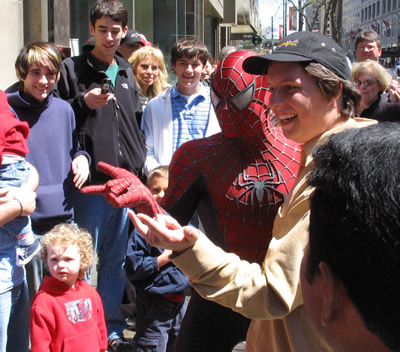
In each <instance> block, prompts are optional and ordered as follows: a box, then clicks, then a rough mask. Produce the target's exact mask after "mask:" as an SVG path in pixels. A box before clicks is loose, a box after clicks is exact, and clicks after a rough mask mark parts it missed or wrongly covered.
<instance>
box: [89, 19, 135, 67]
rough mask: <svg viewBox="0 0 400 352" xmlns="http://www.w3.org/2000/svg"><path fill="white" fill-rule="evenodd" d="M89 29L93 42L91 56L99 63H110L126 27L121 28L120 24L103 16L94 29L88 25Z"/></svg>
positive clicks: (126, 29)
mask: <svg viewBox="0 0 400 352" xmlns="http://www.w3.org/2000/svg"><path fill="white" fill-rule="evenodd" d="M89 29H90V34H91V35H93V37H94V42H95V47H94V49H93V50H92V54H93V55H94V56H95V57H96V58H97V59H99V60H101V61H104V62H107V63H109V62H112V60H113V58H114V55H115V52H116V51H117V49H118V48H119V45H120V42H121V39H122V37H123V36H124V35H125V34H126V32H127V31H128V27H124V28H123V27H122V25H121V22H116V21H114V20H113V19H112V18H111V17H109V16H103V17H101V18H100V19H98V20H97V21H96V24H95V27H94V28H93V25H92V24H89Z"/></svg>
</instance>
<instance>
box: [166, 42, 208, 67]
mask: <svg viewBox="0 0 400 352" xmlns="http://www.w3.org/2000/svg"><path fill="white" fill-rule="evenodd" d="M183 57H187V58H189V59H192V58H194V57H197V58H198V59H199V60H200V61H201V63H202V64H203V65H205V64H206V63H207V59H208V49H207V46H206V45H205V44H204V43H203V42H202V41H201V40H198V39H196V38H193V37H188V38H182V39H180V40H178V41H177V42H176V43H175V44H174V45H173V46H172V49H171V63H172V64H173V65H175V64H176V61H177V60H179V59H181V58H183Z"/></svg>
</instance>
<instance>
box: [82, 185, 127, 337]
mask: <svg viewBox="0 0 400 352" xmlns="http://www.w3.org/2000/svg"><path fill="white" fill-rule="evenodd" d="M75 222H76V223H77V224H78V225H79V226H80V227H83V228H85V229H86V230H87V231H89V233H90V234H91V235H92V237H93V245H94V249H95V253H97V257H98V261H97V290H98V292H99V294H100V296H101V299H102V301H103V305H104V314H105V319H106V324H107V332H108V337H109V338H114V337H117V336H120V337H122V332H123V330H124V329H125V325H126V323H125V318H124V316H123V314H122V311H121V303H122V297H123V294H124V289H125V282H126V278H125V271H124V268H123V265H124V263H125V254H126V245H127V242H128V231H129V218H128V213H127V211H126V209H118V208H114V207H113V206H112V205H110V204H108V203H107V202H106V201H105V199H104V197H103V196H102V195H91V194H82V193H78V194H77V195H76V205H75ZM89 279H90V278H89Z"/></svg>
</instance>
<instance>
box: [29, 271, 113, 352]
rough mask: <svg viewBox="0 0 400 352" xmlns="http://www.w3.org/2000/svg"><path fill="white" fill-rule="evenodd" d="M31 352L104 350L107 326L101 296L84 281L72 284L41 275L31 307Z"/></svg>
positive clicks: (88, 351)
mask: <svg viewBox="0 0 400 352" xmlns="http://www.w3.org/2000/svg"><path fill="white" fill-rule="evenodd" d="M31 344H32V348H31V352H45V351H46V352H48V351H50V352H72V351H74V352H76V351H79V352H97V351H101V352H104V351H106V350H107V329H106V323H105V320H104V311H103V304H102V302H101V298H100V296H99V294H98V293H97V291H96V290H95V289H94V288H93V287H92V286H90V285H89V284H88V283H87V282H85V281H82V280H79V279H78V280H77V282H76V285H75V288H72V287H69V286H67V285H65V284H64V283H62V282H61V281H59V280H57V279H54V278H53V277H47V276H46V277H45V278H44V279H43V281H42V284H41V286H40V289H39V292H38V293H37V294H36V296H35V298H34V300H33V303H32V308H31Z"/></svg>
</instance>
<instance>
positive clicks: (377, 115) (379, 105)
mask: <svg viewBox="0 0 400 352" xmlns="http://www.w3.org/2000/svg"><path fill="white" fill-rule="evenodd" d="M360 116H361V117H366V118H369V119H374V120H378V121H379V122H384V121H391V122H397V121H400V104H398V103H389V102H388V101H387V100H386V99H385V98H384V95H383V94H382V95H379V96H378V99H377V100H375V101H374V102H373V103H372V105H371V106H370V107H369V108H368V109H365V110H363V111H362V113H361V114H360Z"/></svg>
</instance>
